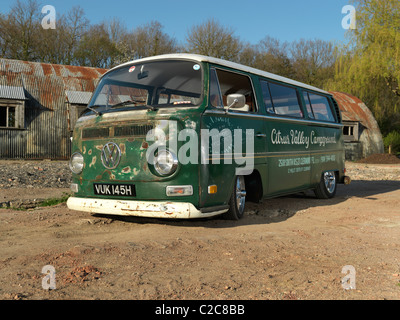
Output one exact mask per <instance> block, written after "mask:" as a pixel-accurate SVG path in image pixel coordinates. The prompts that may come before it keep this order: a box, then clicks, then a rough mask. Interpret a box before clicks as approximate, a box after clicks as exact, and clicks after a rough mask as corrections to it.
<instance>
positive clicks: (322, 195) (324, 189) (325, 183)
mask: <svg viewBox="0 0 400 320" xmlns="http://www.w3.org/2000/svg"><path fill="white" fill-rule="evenodd" d="M336 189H337V179H336V173H335V171H326V172H324V173H323V174H322V175H321V181H320V182H319V184H318V186H317V188H316V189H315V190H314V193H315V195H316V196H317V198H318V199H330V198H333V197H334V196H335V194H336Z"/></svg>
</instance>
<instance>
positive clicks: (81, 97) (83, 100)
mask: <svg viewBox="0 0 400 320" xmlns="http://www.w3.org/2000/svg"><path fill="white" fill-rule="evenodd" d="M65 94H66V95H67V99H68V102H69V103H73V104H88V103H89V101H90V98H91V97H92V92H87V91H71V90H66V91H65Z"/></svg>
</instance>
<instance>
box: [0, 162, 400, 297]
mask: <svg viewBox="0 0 400 320" xmlns="http://www.w3.org/2000/svg"><path fill="white" fill-rule="evenodd" d="M399 173H400V165H365V164H353V163H351V164H348V174H349V175H350V176H352V178H353V182H352V184H351V185H350V186H343V185H340V186H339V188H338V192H337V196H336V198H335V199H331V200H318V199H316V198H315V197H314V195H313V193H311V192H310V193H305V194H303V193H302V194H297V195H293V196H289V197H282V198H276V199H269V200H264V201H263V202H262V203H260V204H252V203H248V204H247V209H246V214H245V217H244V218H243V219H242V220H241V221H239V222H233V221H225V220H222V219H219V218H212V219H204V220H184V221H181V220H179V221H178V220H161V219H147V218H145V219H144V218H117V217H111V216H102V215H90V214H87V213H83V212H76V211H71V210H69V209H68V208H67V207H66V205H65V204H59V205H56V206H52V207H36V208H33V209H28V210H12V209H0V299H3V300H4V299H11V300H13V299H28V300H33V299H151V300H154V299H157V300H158V299H174V300H175V299H195V300H199V299H200V300H203V299H212V300H214V299H257V300H261V299H279V300H284V299H308V300H310V299H327V300H333V299H334V300H337V299H338V300H342V299H367V300H371V299H395V300H398V299H399V298H400V253H399V247H400V175H399ZM68 191H69V190H68V189H64V188H57V189H54V188H51V189H50V188H44V189H38V188H29V189H27V188H11V189H0V202H5V201H11V202H12V201H14V202H15V201H18V200H21V199H29V200H32V199H42V198H49V197H58V196H61V195H62V194H63V193H64V192H68ZM47 265H51V266H53V267H54V269H55V272H56V273H55V276H54V279H55V282H54V285H55V289H53V290H46V289H44V288H43V286H42V280H43V278H44V277H45V274H43V273H42V268H43V267H44V266H47ZM345 266H352V267H353V268H354V269H353V270H354V271H355V274H354V273H352V274H351V275H350V276H351V277H353V279H355V283H353V284H352V285H353V287H352V288H350V289H347V290H346V289H344V287H343V284H342V279H343V278H344V277H345V276H346V274H345V273H342V271H343V267H345ZM46 283H47V284H50V282H46ZM345 285H349V284H348V283H346V284H345Z"/></svg>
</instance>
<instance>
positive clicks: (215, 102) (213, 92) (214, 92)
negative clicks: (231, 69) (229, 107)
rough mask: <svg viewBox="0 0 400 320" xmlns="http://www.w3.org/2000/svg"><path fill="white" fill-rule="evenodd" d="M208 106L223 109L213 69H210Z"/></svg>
mask: <svg viewBox="0 0 400 320" xmlns="http://www.w3.org/2000/svg"><path fill="white" fill-rule="evenodd" d="M210 104H211V105H212V106H213V107H216V108H218V107H220V108H222V107H223V104H222V98H221V92H220V90H219V85H218V77H217V73H216V71H215V69H210Z"/></svg>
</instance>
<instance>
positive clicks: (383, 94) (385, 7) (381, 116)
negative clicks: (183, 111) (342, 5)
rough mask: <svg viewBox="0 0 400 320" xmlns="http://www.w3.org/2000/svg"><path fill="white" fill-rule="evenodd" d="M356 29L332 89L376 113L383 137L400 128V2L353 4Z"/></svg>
mask: <svg viewBox="0 0 400 320" xmlns="http://www.w3.org/2000/svg"><path fill="white" fill-rule="evenodd" d="M353 3H354V4H355V6H356V27H357V29H355V30H351V29H350V30H349V33H348V34H349V39H350V42H349V44H348V47H347V48H344V50H343V52H342V54H341V57H340V58H339V59H338V60H337V63H336V71H335V77H334V79H333V81H330V83H329V87H330V88H331V89H335V90H341V91H345V92H348V93H352V94H354V95H356V96H358V97H359V98H360V99H362V100H363V101H364V102H365V103H366V104H367V105H368V106H369V107H370V108H371V109H372V111H373V113H374V116H375V117H376V119H377V120H378V123H379V124H380V126H381V130H382V131H383V133H384V134H386V133H388V132H389V131H391V130H392V129H394V128H396V127H398V126H399V125H400V123H398V122H395V121H391V119H396V117H395V114H396V113H398V108H399V106H400V89H399V85H400V1H398V0H354V1H353Z"/></svg>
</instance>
